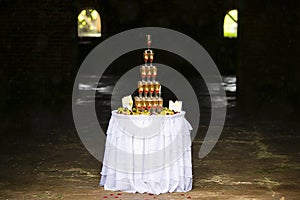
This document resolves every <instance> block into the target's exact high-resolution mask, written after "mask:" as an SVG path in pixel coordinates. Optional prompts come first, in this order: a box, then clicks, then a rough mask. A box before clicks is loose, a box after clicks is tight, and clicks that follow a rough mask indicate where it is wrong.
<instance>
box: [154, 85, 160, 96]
mask: <svg viewBox="0 0 300 200" xmlns="http://www.w3.org/2000/svg"><path fill="white" fill-rule="evenodd" d="M154 85H155V97H158V94H159V92H160V83H159V82H158V81H155V84H154Z"/></svg>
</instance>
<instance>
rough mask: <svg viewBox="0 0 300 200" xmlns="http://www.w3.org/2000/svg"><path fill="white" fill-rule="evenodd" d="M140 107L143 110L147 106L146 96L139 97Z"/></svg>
mask: <svg viewBox="0 0 300 200" xmlns="http://www.w3.org/2000/svg"><path fill="white" fill-rule="evenodd" d="M141 108H142V110H143V111H144V110H145V109H146V108H147V104H146V98H145V97H142V98H141Z"/></svg>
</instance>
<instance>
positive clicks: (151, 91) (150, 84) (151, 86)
mask: <svg viewBox="0 0 300 200" xmlns="http://www.w3.org/2000/svg"><path fill="white" fill-rule="evenodd" d="M149 88H150V89H149V90H150V97H151V98H152V94H153V92H154V89H155V88H154V82H150V83H149Z"/></svg>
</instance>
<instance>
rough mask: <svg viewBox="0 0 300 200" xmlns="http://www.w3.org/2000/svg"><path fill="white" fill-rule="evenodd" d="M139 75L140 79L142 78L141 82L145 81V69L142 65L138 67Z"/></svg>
mask: <svg viewBox="0 0 300 200" xmlns="http://www.w3.org/2000/svg"><path fill="white" fill-rule="evenodd" d="M140 74H141V77H142V81H145V78H146V67H145V66H144V65H143V66H141V67H140Z"/></svg>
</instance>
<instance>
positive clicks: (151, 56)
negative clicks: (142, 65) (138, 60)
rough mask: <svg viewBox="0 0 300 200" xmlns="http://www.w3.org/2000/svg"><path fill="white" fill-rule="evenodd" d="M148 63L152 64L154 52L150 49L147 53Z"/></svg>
mask: <svg viewBox="0 0 300 200" xmlns="http://www.w3.org/2000/svg"><path fill="white" fill-rule="evenodd" d="M148 56H149V61H150V65H152V62H153V59H154V53H153V52H152V51H151V50H150V53H149V54H148Z"/></svg>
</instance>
